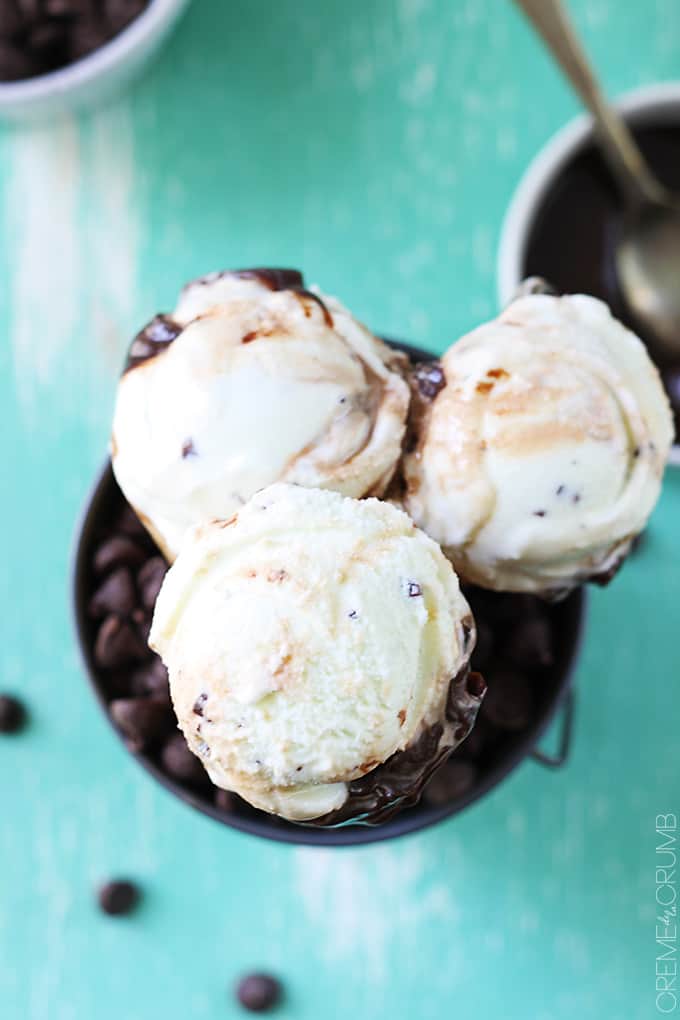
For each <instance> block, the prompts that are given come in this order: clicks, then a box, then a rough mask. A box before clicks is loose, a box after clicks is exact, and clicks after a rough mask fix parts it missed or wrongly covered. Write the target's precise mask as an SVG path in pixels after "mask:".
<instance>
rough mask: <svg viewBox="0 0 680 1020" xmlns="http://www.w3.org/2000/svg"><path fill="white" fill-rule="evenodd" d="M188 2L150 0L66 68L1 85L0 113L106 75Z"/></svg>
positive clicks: (185, 0)
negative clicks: (120, 26)
mask: <svg viewBox="0 0 680 1020" xmlns="http://www.w3.org/2000/svg"><path fill="white" fill-rule="evenodd" d="M189 2H190V0H149V4H148V6H147V7H146V8H145V9H144V10H143V11H142V12H141V13H140V14H138V15H137V16H136V17H134V18H133V19H132V21H131V22H130V24H129V25H127V26H126V27H125V28H124V29H123V30H122V31H121V32H119V33H118V34H117V35H115V36H113V37H112V38H111V39H109V40H108V42H105V43H104V44H103V45H102V46H99V47H97V49H95V50H93V51H92V52H91V53H88V54H87V55H86V56H84V57H81V58H80V59H79V60H75V61H74V62H73V63H72V64H67V65H66V67H60V68H57V70H55V71H48V72H47V73H46V74H40V75H37V76H35V77H33V78H25V79H22V80H20V81H12V82H0V113H2V112H3V111H5V110H6V111H10V110H13V109H16V110H20V109H21V108H24V107H26V108H28V107H29V106H31V105H32V104H33V103H34V102H37V101H39V100H43V99H48V98H50V99H51V98H53V97H56V96H63V95H66V94H67V93H68V92H71V91H72V90H74V89H76V88H80V87H81V86H83V85H87V84H88V83H90V82H92V81H93V80H94V79H95V78H99V77H100V76H102V75H104V74H106V73H107V72H108V71H109V70H111V69H112V68H113V67H115V66H116V65H117V64H120V63H122V62H123V61H125V60H126V59H127V57H129V56H130V55H131V54H133V53H135V52H137V51H138V50H140V49H142V48H143V47H144V45H145V43H146V42H147V41H149V40H150V39H152V38H153V37H154V36H155V35H156V34H157V33H158V32H159V31H161V30H162V29H163V28H164V27H165V25H166V23H167V22H169V21H171V20H172V19H173V18H174V17H176V16H179V14H180V13H181V12H182V10H183V9H184V7H186V6H187V5H188V4H189Z"/></svg>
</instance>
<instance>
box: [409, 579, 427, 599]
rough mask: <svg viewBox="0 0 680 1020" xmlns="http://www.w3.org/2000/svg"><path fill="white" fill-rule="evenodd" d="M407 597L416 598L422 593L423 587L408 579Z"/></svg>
mask: <svg viewBox="0 0 680 1020" xmlns="http://www.w3.org/2000/svg"><path fill="white" fill-rule="evenodd" d="M406 590H407V592H408V597H409V598H410V599H415V598H418V596H419V595H422V594H423V589H422V588H421V587H420V585H419V584H418V582H417V581H409V582H408V586H407V589H406Z"/></svg>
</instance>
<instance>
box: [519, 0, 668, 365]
mask: <svg viewBox="0 0 680 1020" xmlns="http://www.w3.org/2000/svg"><path fill="white" fill-rule="evenodd" d="M515 3H516V4H517V6H518V7H520V8H521V9H522V10H523V11H524V13H525V14H526V16H527V17H528V18H529V20H530V21H531V22H532V23H533V25H534V27H535V29H536V30H537V31H538V32H539V33H540V35H541V36H542V37H543V39H544V41H545V42H546V44H547V46H548V48H549V49H550V50H551V52H552V54H553V56H554V57H555V59H556V60H557V62H558V63H559V64H560V66H561V67H562V70H563V71H564V73H565V74H566V76H567V78H568V79H569V81H570V82H571V84H572V85H573V87H574V89H575V90H576V92H577V93H578V94H579V96H580V97H581V99H582V100H583V103H584V105H585V106H586V107H587V109H588V110H589V111H590V113H591V114H592V115H593V118H594V120H595V127H596V129H597V132H598V134H599V139H600V144H601V147H602V153H603V155H604V157H605V158H606V160H607V162H608V164H609V167H610V169H611V171H612V173H613V174H614V177H615V179H616V181H617V183H618V185H619V187H620V189H621V193H622V196H623V199H624V203H625V211H624V213H623V217H622V222H621V230H620V234H619V237H618V241H617V244H616V250H615V261H616V269H617V272H618V278H619V286H620V288H621V293H622V295H623V298H624V300H625V302H626V305H627V306H628V310H629V311H630V313H631V315H632V316H633V318H634V319H635V321H636V322H637V323H638V324H639V327H640V329H641V331H642V332H643V333H644V336H645V340H646V342H647V345H648V347H649V348H650V352H651V353H652V355H653V356H654V357H655V359H656V361H657V362H659V363H661V364H668V363H670V362H674V361H675V362H676V363H677V362H678V361H679V360H680V197H676V196H674V195H672V194H671V193H670V192H669V191H668V190H667V189H666V188H665V187H664V186H663V185H662V184H661V183H660V182H659V181H658V180H657V179H656V178H655V177H654V175H653V173H652V172H651V170H650V169H649V166H648V165H647V163H646V161H645V159H644V157H643V155H642V153H641V152H640V150H639V148H638V145H637V142H636V141H635V139H634V138H633V136H632V134H631V132H630V130H629V128H628V126H627V124H626V123H625V121H624V120H623V119H622V117H620V116H619V114H618V113H617V112H616V111H615V110H614V109H613V108H612V107H611V106H610V105H609V104H608V103H607V101H606V100H605V98H604V96H603V94H602V92H601V90H600V88H599V85H598V83H597V81H596V79H595V77H594V74H593V71H592V69H591V67H590V65H589V63H588V59H587V57H586V55H585V53H584V51H583V49H582V47H581V45H580V43H579V41H578V39H577V37H576V35H575V33H574V30H573V28H572V26H571V24H570V22H569V20H568V18H567V15H566V12H565V10H564V7H563V6H562V4H561V2H560V0H515Z"/></svg>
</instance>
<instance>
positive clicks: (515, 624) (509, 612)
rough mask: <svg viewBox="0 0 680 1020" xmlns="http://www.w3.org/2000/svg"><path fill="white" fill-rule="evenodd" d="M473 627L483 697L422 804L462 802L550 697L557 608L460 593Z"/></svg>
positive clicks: (519, 598)
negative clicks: (465, 734) (484, 688)
mask: <svg viewBox="0 0 680 1020" xmlns="http://www.w3.org/2000/svg"><path fill="white" fill-rule="evenodd" d="M464 591H465V596H466V598H467V599H468V602H469V603H470V606H471V608H472V612H473V613H474V616H475V620H476V621H477V646H476V648H475V651H474V653H473V656H472V668H473V669H475V670H478V671H479V672H480V673H482V674H483V676H484V679H485V680H486V683H487V692H486V696H485V698H484V701H483V702H482V706H481V708H480V710H479V714H478V716H477V721H476V723H475V726H474V729H473V730H472V733H471V734H470V736H469V737H468V738H467V739H466V740H465V741H464V742H463V743H462V744H461V746H460V747H459V748H458V750H457V751H456V752H455V753H454V754H453V755H452V756H451V758H450V759H449V761H448V762H447V763H446V764H445V765H443V766H442V768H440V769H439V770H438V771H437V773H435V775H434V777H433V778H432V780H431V781H430V783H429V784H428V785H427V786H426V787H425V790H424V792H423V802H424V803H425V804H428V805H429V806H431V807H441V806H443V805H444V804H447V803H449V802H450V801H452V800H457V799H458V798H460V797H463V796H465V794H467V793H468V792H469V791H470V790H471V789H472V788H473V787H474V786H475V784H476V783H477V782H478V781H479V780H480V779H481V778H482V777H483V774H484V773H485V772H486V771H488V770H489V769H490V768H492V767H493V765H494V764H495V763H496V762H497V761H498V760H499V759H501V758H502V757H504V756H505V755H506V754H507V753H508V752H509V751H510V750H511V748H512V745H513V743H516V742H517V740H518V738H521V736H522V734H523V733H524V731H525V730H526V729H527V728H528V727H530V726H531V725H532V723H533V721H534V719H535V717H536V714H537V713H538V712H539V711H540V707H541V702H542V701H543V699H545V698H546V696H549V695H550V694H551V693H552V684H551V669H552V667H553V666H554V664H555V655H556V646H557V635H558V630H559V623H558V615H559V613H560V607H559V605H558V606H550V605H548V604H547V603H545V602H544V601H542V600H541V599H538V598H535V597H534V596H533V595H505V594H498V593H496V592H490V591H484V590H482V589H481V588H473V587H464Z"/></svg>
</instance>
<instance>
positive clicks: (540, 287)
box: [512, 276, 557, 301]
mask: <svg viewBox="0 0 680 1020" xmlns="http://www.w3.org/2000/svg"><path fill="white" fill-rule="evenodd" d="M530 294H548V295H552V296H555V295H556V294H557V291H556V290H555V288H554V287H553V285H552V284H551V283H548V281H547V280H544V279H543V277H542V276H527V277H526V279H524V280H522V282H521V283H520V285H519V287H518V288H517V290H516V291H515V294H514V296H513V298H512V300H513V301H517V299H518V298H521V297H527V295H530Z"/></svg>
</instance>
